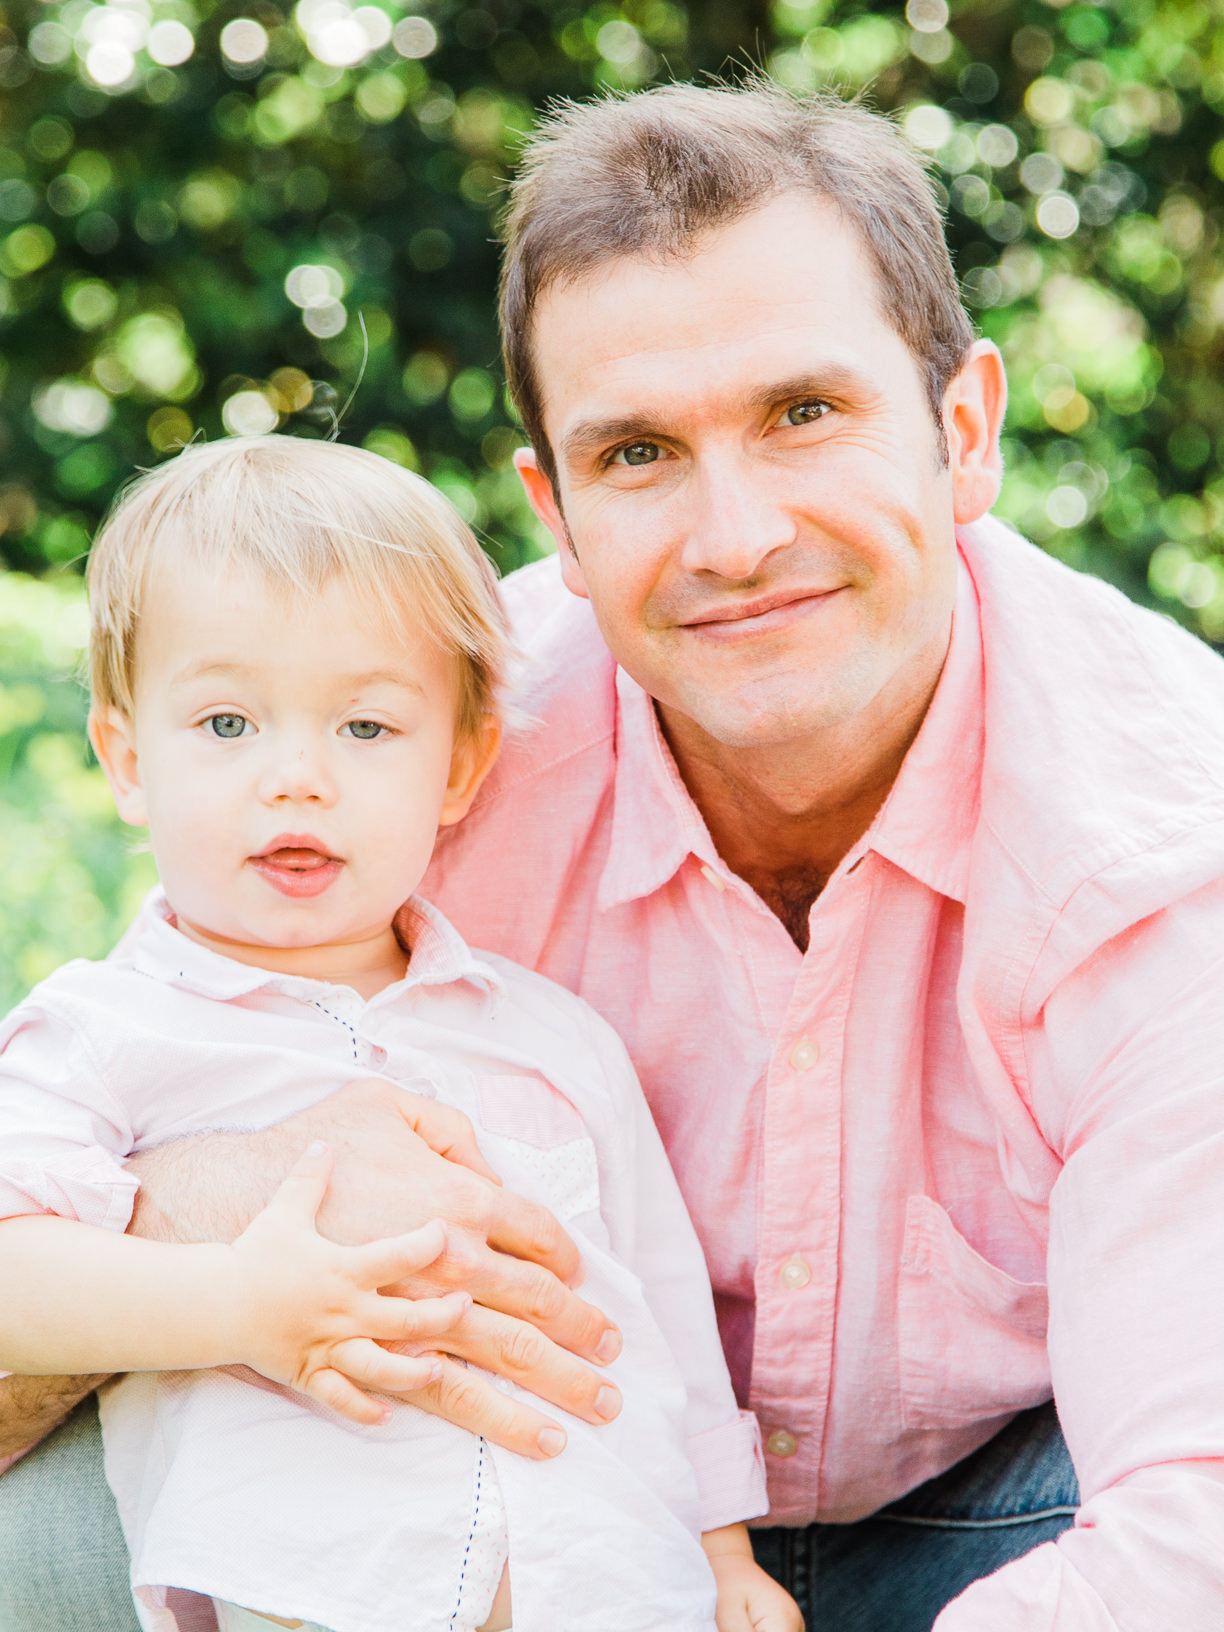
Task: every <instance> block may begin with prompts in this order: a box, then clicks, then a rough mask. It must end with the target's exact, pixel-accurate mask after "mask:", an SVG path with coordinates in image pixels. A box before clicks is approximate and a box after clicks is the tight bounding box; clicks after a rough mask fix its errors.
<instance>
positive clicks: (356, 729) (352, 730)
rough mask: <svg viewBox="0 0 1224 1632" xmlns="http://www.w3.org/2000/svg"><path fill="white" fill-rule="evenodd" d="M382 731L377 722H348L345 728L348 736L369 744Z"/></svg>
mask: <svg viewBox="0 0 1224 1632" xmlns="http://www.w3.org/2000/svg"><path fill="white" fill-rule="evenodd" d="M383 729H384V727H383V726H381V725H379V723H378V721H377V720H350V721H349V722H348V724H347V725H346V726H345V730H346V731H347V732H348V733H349V735H350V736H352V737H357V738H359V739H360V741H362V742H371V741H372V740H373V739H374V738H375V737H377V736H379V735H380V734H381V732H382V731H383Z"/></svg>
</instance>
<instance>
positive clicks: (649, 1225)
mask: <svg viewBox="0 0 1224 1632" xmlns="http://www.w3.org/2000/svg"><path fill="white" fill-rule="evenodd" d="M591 1043H592V1047H593V1048H594V1050H595V1052H596V1054H597V1056H598V1058H599V1059H600V1061H601V1064H602V1066H603V1072H604V1077H605V1081H606V1083H607V1088H608V1101H609V1116H608V1125H607V1127H606V1128H604V1129H601V1130H600V1137H599V1139H598V1140H597V1143H598V1145H599V1147H600V1187H601V1191H602V1207H601V1210H602V1212H603V1216H604V1220H605V1222H606V1224H607V1226H608V1230H609V1233H610V1235H611V1239H612V1248H613V1251H614V1252H615V1253H616V1254H617V1256H618V1257H619V1258H620V1259H621V1260H622V1261H623V1262H624V1263H626V1264H627V1265H628V1266H629V1268H630V1269H632V1270H633V1272H634V1273H635V1274H636V1275H637V1276H638V1277H639V1279H640V1280H641V1282H642V1286H643V1289H644V1291H645V1294H646V1301H647V1303H648V1304H649V1306H650V1311H651V1314H652V1315H653V1316H654V1318H655V1320H656V1321H657V1322H658V1325H659V1327H660V1328H661V1330H662V1332H663V1335H664V1337H665V1338H666V1340H667V1343H668V1346H669V1348H670V1349H671V1351H672V1353H673V1355H674V1356H675V1358H676V1361H677V1363H678V1365H679V1367H680V1371H681V1373H682V1375H683V1377H684V1382H685V1385H686V1387H687V1389H688V1405H687V1410H686V1414H685V1429H686V1432H687V1437H688V1452H689V1457H690V1460H691V1461H692V1463H693V1466H694V1468H695V1470H696V1473H697V1486H698V1491H699V1493H700V1498H701V1528H702V1530H703V1531H704V1530H717V1529H720V1528H721V1527H722V1526H723V1525H726V1524H737V1523H739V1522H740V1520H742V1519H751V1518H759V1517H760V1516H761V1515H762V1514H764V1513H767V1512H768V1511H769V1498H768V1495H767V1494H766V1488H765V1464H764V1458H763V1456H762V1453H761V1437H760V1430H759V1429H758V1427H757V1421H756V1418H755V1417H754V1416H753V1414H752V1412H750V1411H741V1410H740V1409H739V1407H738V1405H737V1404H736V1400H735V1395H734V1393H733V1391H732V1388H731V1378H730V1375H729V1373H728V1371H727V1363H726V1361H725V1359H724V1358H723V1351H722V1342H721V1340H720V1338H719V1334H718V1324H717V1322H716V1320H715V1317H714V1298H713V1294H712V1292H711V1290H710V1278H709V1273H708V1271H707V1269H706V1263H705V1256H704V1254H703V1253H702V1250H701V1244H700V1242H699V1241H698V1239H697V1233H696V1231H695V1230H694V1229H693V1225H692V1221H691V1220H690V1218H689V1215H688V1209H687V1208H686V1207H685V1205H684V1200H683V1198H682V1196H681V1194H680V1187H679V1185H678V1184H677V1183H676V1178H675V1175H674V1174H673V1172H672V1170H671V1164H670V1163H669V1162H668V1160H667V1155H666V1152H665V1151H664V1149H663V1141H662V1140H661V1139H660V1138H659V1133H658V1130H657V1128H656V1127H655V1124H654V1119H653V1118H652V1116H651V1114H650V1108H649V1106H648V1105H647V1103H646V1098H645V1095H644V1094H643V1093H642V1088H641V1084H640V1083H639V1082H638V1079H637V1073H636V1072H635V1071H634V1068H633V1065H632V1063H631V1062H630V1059H629V1056H628V1054H627V1052H626V1051H625V1046H624V1044H623V1043H622V1042H621V1040H620V1038H619V1037H618V1036H617V1035H616V1033H615V1032H614V1031H613V1030H612V1028H611V1027H610V1026H607V1025H605V1024H604V1022H603V1021H602V1020H600V1019H599V1018H598V1016H596V1015H594V1014H592V1015H591Z"/></svg>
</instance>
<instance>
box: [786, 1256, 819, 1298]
mask: <svg viewBox="0 0 1224 1632" xmlns="http://www.w3.org/2000/svg"><path fill="white" fill-rule="evenodd" d="M811 1278H812V1269H811V1265H810V1264H808V1263H805V1261H804V1260H803V1259H802V1258H800V1256H799V1254H798V1253H796V1254H795V1256H794V1257H793V1258H788V1259H787V1260H786V1262H785V1263H784V1264H783V1265H782V1267H781V1269H780V1270H779V1271H778V1279H779V1280H780V1281H781V1282H782V1285H783V1286H784V1287H786V1289H787V1291H788V1292H798V1291H799V1290H800V1289H801V1288H802V1287H805V1286H806V1285H807V1284H808V1282H809V1281H810V1280H811Z"/></svg>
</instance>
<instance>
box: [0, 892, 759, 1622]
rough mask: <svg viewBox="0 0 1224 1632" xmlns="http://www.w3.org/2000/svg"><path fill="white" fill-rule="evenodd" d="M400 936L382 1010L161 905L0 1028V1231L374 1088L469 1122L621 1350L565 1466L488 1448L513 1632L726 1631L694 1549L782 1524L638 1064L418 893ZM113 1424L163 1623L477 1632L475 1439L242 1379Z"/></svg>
mask: <svg viewBox="0 0 1224 1632" xmlns="http://www.w3.org/2000/svg"><path fill="white" fill-rule="evenodd" d="M400 928H401V933H402V934H403V936H404V938H405V940H406V942H407V944H409V945H411V947H412V956H411V964H410V968H409V971H408V975H407V978H406V979H405V980H403V981H401V982H398V983H397V984H395V985H394V986H391V987H389V988H387V989H386V990H385V991H383V992H381V993H380V994H379V995H378V996H377V997H375V998H373V999H372V1000H371V1001H369V1002H364V1001H363V1000H362V999H361V998H360V997H358V996H357V994H356V993H355V992H353V991H351V990H349V989H348V988H346V987H336V986H330V985H327V984H325V983H323V982H319V981H313V980H306V979H302V978H299V977H293V976H285V975H275V974H268V973H266V972H264V971H261V970H258V969H252V968H249V967H247V966H245V965H242V964H238V963H234V962H232V961H230V960H229V959H226V958H223V957H220V956H218V955H217V954H215V953H213V952H211V951H209V950H207V949H206V948H204V947H201V946H199V945H197V944H196V943H195V942H193V941H190V940H188V939H187V938H186V937H184V936H182V935H180V934H179V933H178V931H177V930H176V929H175V928H174V927H173V924H172V922H170V921H169V914H168V911H167V908H166V906H165V903H164V900H163V899H162V898H160V897H155V898H154V899H153V900H152V901H151V903H150V904H149V906H148V907H146V910H145V912H144V913H143V914H142V916H141V918H140V920H139V921H138V923H137V925H136V926H135V928H134V929H133V931H132V932H131V933H129V935H128V936H127V937H126V939H125V940H124V942H123V944H122V945H121V947H120V948H119V949H118V951H117V952H116V953H115V954H114V955H113V956H112V958H111V959H110V960H108V961H107V962H106V963H104V964H89V963H84V962H77V963H72V964H69V965H67V966H66V967H65V968H63V969H61V970H60V971H59V972H58V973H57V974H55V975H53V976H52V977H51V979H50V980H48V981H46V982H44V983H43V985H42V986H40V987H39V988H37V989H36V990H35V992H33V993H32V994H31V996H30V997H29V998H28V999H27V1001H26V1002H25V1003H24V1004H22V1005H21V1007H20V1008H19V1009H17V1010H16V1011H15V1012H14V1013H13V1014H12V1015H11V1016H10V1017H9V1018H8V1020H7V1021H6V1022H5V1023H4V1026H3V1028H2V1029H0V1051H2V1052H0V1217H4V1216H13V1215H17V1214H25V1213H38V1212H53V1213H58V1214H61V1215H63V1216H66V1217H69V1218H76V1219H79V1220H81V1221H83V1222H85V1223H88V1224H93V1225H99V1226H102V1227H104V1228H109V1229H116V1230H121V1229H123V1228H124V1227H125V1225H126V1223H127V1221H128V1218H129V1216H130V1212H131V1206H132V1198H133V1195H134V1193H135V1190H136V1188H137V1186H136V1181H135V1179H134V1178H133V1177H132V1176H131V1175H130V1174H129V1173H128V1171H127V1170H126V1169H125V1167H124V1165H123V1160H124V1158H125V1157H126V1156H127V1155H129V1154H131V1153H134V1152H136V1151H140V1150H144V1149H147V1148H149V1147H150V1146H153V1145H157V1144H161V1143H164V1142H165V1141H166V1140H169V1139H175V1138H180V1137H183V1136H185V1135H188V1134H192V1133H196V1132H199V1131H201V1130H205V1129H217V1128H227V1129H237V1128H247V1129H253V1128H262V1127H266V1126H269V1125H271V1124H272V1123H275V1122H279V1121H281V1120H283V1119H284V1118H285V1117H287V1116H291V1115H293V1114H295V1113H296V1112H298V1111H301V1110H303V1109H305V1108H306V1107H307V1106H309V1105H312V1104H314V1103H315V1102H316V1101H318V1100H320V1099H322V1098H323V1097H324V1096H326V1095H327V1094H330V1093H332V1092H333V1091H334V1090H335V1089H336V1088H338V1087H340V1086H341V1085H342V1084H343V1083H344V1082H346V1081H348V1080H350V1079H352V1078H353V1077H354V1076H359V1075H361V1074H363V1073H367V1072H368V1073H370V1074H378V1075H380V1076H384V1077H388V1078H390V1079H391V1080H392V1081H395V1082H398V1083H401V1084H403V1085H404V1086H407V1087H411V1088H412V1089H413V1090H415V1091H417V1092H423V1093H426V1094H430V1095H435V1096H437V1097H438V1098H440V1099H443V1100H445V1101H446V1102H447V1103H448V1104H451V1105H454V1106H456V1107H458V1108H459V1109H460V1110H462V1111H464V1112H465V1113H466V1114H467V1115H468V1116H469V1117H470V1118H471V1119H472V1121H473V1123H474V1124H475V1125H476V1127H477V1130H478V1137H479V1140H480V1144H481V1148H482V1150H483V1152H484V1154H485V1156H486V1158H487V1160H488V1161H489V1162H490V1163H491V1164H492V1166H493V1167H494V1168H495V1169H496V1170H497V1171H498V1172H499V1173H500V1174H501V1176H502V1177H503V1178H504V1180H505V1181H506V1183H507V1184H508V1185H511V1186H512V1187H513V1188H514V1189H516V1190H517V1191H519V1192H520V1193H522V1194H523V1195H527V1196H530V1197H533V1198H534V1199H536V1200H538V1201H540V1202H542V1203H543V1204H544V1205H545V1206H548V1207H549V1208H551V1209H552V1211H553V1212H554V1213H556V1214H557V1215H558V1216H559V1217H560V1218H561V1219H562V1220H563V1222H564V1223H565V1226H566V1228H567V1229H568V1230H569V1231H570V1233H571V1234H572V1235H573V1236H574V1238H575V1240H576V1241H577V1242H578V1244H579V1246H580V1247H581V1249H582V1254H583V1259H584V1265H585V1270H586V1279H585V1282H584V1286H583V1293H584V1296H586V1297H588V1298H590V1299H591V1301H592V1302H594V1303H596V1304H598V1305H599V1306H600V1307H601V1308H602V1309H604V1310H605V1311H606V1312H607V1313H608V1314H609V1315H610V1316H611V1317H612V1318H613V1319H614V1320H615V1321H616V1323H617V1324H618V1325H619V1327H620V1328H621V1331H622V1332H623V1334H624V1339H625V1343H624V1352H623V1353H622V1355H621V1357H620V1359H619V1360H617V1361H616V1362H615V1363H614V1364H613V1365H612V1366H610V1367H609V1368H608V1373H609V1376H610V1378H611V1379H612V1380H613V1381H614V1382H615V1383H616V1384H617V1385H618V1387H619V1388H620V1389H621V1390H622V1393H623V1395H624V1409H623V1411H622V1413H621V1415H620V1416H619V1417H618V1418H617V1419H616V1421H615V1422H613V1423H611V1424H609V1425H607V1426H606V1427H599V1428H593V1427H590V1426H588V1425H587V1424H585V1423H582V1422H579V1421H578V1420H577V1419H575V1418H571V1417H568V1416H567V1415H566V1414H565V1413H559V1415H560V1416H561V1417H562V1419H563V1420H564V1421H565V1426H566V1429H567V1431H568V1434H569V1445H568V1447H567V1449H566V1450H565V1451H564V1452H563V1454H562V1455H561V1456H560V1457H559V1458H558V1459H557V1460H556V1461H555V1462H547V1463H539V1462H529V1461H525V1460H523V1459H521V1458H518V1457H515V1456H513V1455H510V1454H509V1453H505V1452H502V1451H500V1450H498V1449H497V1448H496V1447H489V1446H486V1447H485V1454H486V1455H491V1456H492V1458H493V1462H494V1465H495V1467H496V1471H497V1475H498V1480H499V1482H500V1485H501V1490H502V1494H503V1496H504V1500H505V1506H506V1513H507V1519H508V1528H509V1536H510V1563H511V1575H512V1580H513V1593H514V1619H515V1627H516V1632H559V1629H560V1628H561V1627H564V1628H565V1632H616V1629H618V1628H624V1629H625V1632H714V1586H713V1578H712V1576H711V1573H710V1570H709V1567H708V1565H707V1563H706V1560H705V1557H704V1554H703V1553H702V1550H701V1546H700V1539H699V1538H700V1533H701V1531H703V1530H707V1529H713V1528H716V1527H718V1526H721V1525H723V1524H728V1523H732V1522H734V1521H736V1520H739V1519H743V1518H748V1517H752V1516H755V1515H759V1514H761V1513H763V1512H764V1511H765V1508H766V1498H765V1492H764V1479H763V1473H762V1469H761V1459H760V1453H759V1449H758V1444H757V1435H756V1429H755V1423H754V1421H753V1419H752V1418H751V1417H749V1416H747V1415H745V1414H741V1413H740V1412H739V1411H738V1409H737V1407H736V1404H735V1400H734V1397H733V1394H732V1391H731V1385H730V1382H729V1379H728V1376H727V1371H726V1367H725V1364H724V1362H723V1358H722V1352H721V1349H720V1346H719V1340H718V1332H717V1328H716V1325H715V1320H714V1312H713V1305H712V1301H711V1296H710V1290H709V1284H708V1281H707V1278H706V1274H705V1269H704V1265H703V1262H702V1257H701V1251H700V1248H699V1246H698V1244H697V1240H696V1237H695V1235H694V1233H693V1230H692V1226H691V1225H690V1223H689V1220H688V1217H687V1214H686V1213H685V1210H684V1206H683V1203H682V1202H681V1200H680V1195H679V1191H678V1190H677V1188H676V1184H675V1181H674V1179H673V1177H672V1174H671V1171H670V1169H669V1167H668V1164H667V1161H666V1158H665V1156H664V1154H663V1149H662V1145H661V1144H660V1141H659V1137H658V1135H657V1133H656V1132H655V1129H654V1125H653V1123H652V1121H651V1119H650V1114H649V1112H648V1110H647V1109H646V1106H645V1102H644V1100H643V1098H642V1095H641V1091H640V1089H639V1088H638V1085H637V1081H636V1078H635V1076H634V1073H633V1070H632V1067H631V1066H630V1064H629V1062H628V1058H627V1056H626V1054H625V1052H624V1049H623V1047H622V1046H621V1044H620V1042H619V1041H618V1039H617V1038H616V1036H615V1035H614V1034H613V1032H612V1031H611V1030H610V1029H609V1028H608V1026H607V1025H606V1024H605V1023H604V1022H603V1021H601V1020H600V1019H599V1018H598V1017H597V1016H596V1015H595V1014H594V1013H593V1011H592V1010H591V1009H589V1008H588V1007H587V1006H586V1005H585V1004H584V1003H582V1002H580V1001H579V1000H578V999H577V998H575V997H572V996H571V995H570V994H569V993H567V992H564V991H562V990H561V989H560V988H559V987H557V986H555V985H553V984H552V983H551V982H549V981H547V980H545V979H543V978H542V977H541V976H539V975H535V974H531V973H529V972H528V971H527V970H524V969H521V968H519V967H517V966H516V965H514V964H511V963H509V962H507V961H506V960H504V959H502V958H500V957H494V956H491V955H489V956H486V955H484V954H475V953H473V952H471V951H470V950H469V949H468V947H467V946H466V945H465V943H464V942H463V941H462V940H461V938H460V937H459V935H458V934H457V932H456V931H455V930H454V929H453V928H452V927H451V926H450V925H449V924H448V923H447V922H446V920H445V919H443V918H442V917H441V915H440V914H438V913H436V912H434V911H433V910H432V909H431V908H430V907H428V906H426V905H425V904H424V903H422V902H419V901H413V902H410V903H409V905H408V906H407V907H406V908H405V909H404V910H403V914H402V916H401V920H400ZM499 1386H503V1387H505V1388H506V1389H507V1390H508V1391H511V1392H513V1390H511V1389H510V1385H508V1384H500V1385H499ZM103 1430H104V1438H105V1443H106V1463H107V1475H108V1478H109V1479H110V1482H111V1484H112V1487H113V1488H114V1491H115V1494H116V1497H117V1499H118V1503H119V1508H120V1514H121V1517H122V1519H123V1523H124V1529H125V1532H126V1535H127V1539H128V1543H129V1546H130V1548H131V1551H132V1555H133V1580H134V1583H135V1585H136V1587H137V1589H138V1602H139V1611H140V1615H141V1619H142V1622H143V1624H144V1625H145V1627H146V1628H149V1629H150V1632H153V1629H155V1632H175V1629H176V1628H177V1627H178V1625H179V1622H178V1619H177V1615H176V1610H177V1608H178V1604H179V1602H180V1593H179V1592H177V1591H173V1590H171V1591H169V1592H168V1591H167V1589H189V1590H191V1591H195V1592H199V1593H206V1594H212V1595H214V1596H216V1597H219V1598H225V1599H228V1600H230V1601H232V1602H235V1603H240V1604H246V1605H250V1606H251V1607H253V1608H256V1609H265V1610H267V1611H268V1612H270V1613H274V1614H277V1615H282V1616H292V1617H300V1618H302V1619H305V1620H312V1621H318V1622H321V1623H322V1624H323V1625H325V1626H328V1627H332V1628H335V1632H403V1628H404V1627H405V1626H406V1625H407V1624H409V1622H410V1623H411V1625H412V1627H413V1629H414V1632H447V1629H448V1628H452V1627H453V1626H454V1625H455V1624H456V1621H455V1615H456V1612H457V1610H458V1607H459V1590H460V1581H461V1576H462V1559H463V1550H464V1546H465V1543H466V1540H467V1538H468V1536H469V1533H470V1532H471V1529H472V1523H473V1516H474V1477H475V1471H476V1466H477V1458H478V1451H479V1444H480V1442H478V1441H477V1439H476V1438H475V1437H474V1436H472V1435H470V1434H468V1433H465V1432H464V1431H463V1430H461V1429H458V1428H455V1427H453V1426H452V1425H451V1424H449V1423H446V1422H442V1421H440V1420H439V1419H437V1418H434V1417H431V1416H428V1415H426V1414H425V1413H423V1412H420V1411H418V1410H416V1409H414V1408H412V1407H409V1406H403V1407H401V1408H400V1409H399V1410H397V1411H396V1412H395V1414H394V1417H393V1420H392V1422H391V1424H390V1425H389V1426H388V1427H383V1428H364V1427H359V1426H356V1425H354V1424H352V1423H349V1422H346V1421H342V1420H341V1419H339V1418H337V1417H335V1416H333V1415H331V1414H330V1413H328V1412H325V1411H323V1410H321V1409H319V1408H316V1407H315V1406H313V1405H312V1404H309V1403H308V1402H306V1401H305V1400H304V1399H303V1398H302V1397H301V1396H299V1395H294V1394H293V1393H292V1392H290V1391H289V1390H287V1389H283V1388H280V1387H278V1386H276V1385H274V1384H272V1383H269V1382H266V1381H265V1380H264V1379H262V1378H258V1377H256V1376H255V1374H254V1373H252V1372H249V1371H247V1370H246V1369H245V1368H241V1367H235V1368H231V1369H228V1370H224V1371H211V1372H193V1373H186V1372H182V1373H179V1372H176V1373H162V1374H156V1373H141V1374H136V1375H133V1376H130V1377H125V1378H122V1379H120V1380H118V1381H116V1382H113V1383H111V1384H110V1385H108V1387H107V1388H106V1389H105V1390H104V1391H103Z"/></svg>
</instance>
